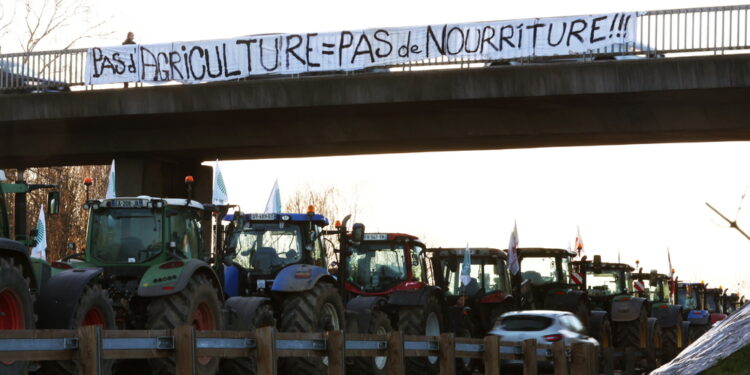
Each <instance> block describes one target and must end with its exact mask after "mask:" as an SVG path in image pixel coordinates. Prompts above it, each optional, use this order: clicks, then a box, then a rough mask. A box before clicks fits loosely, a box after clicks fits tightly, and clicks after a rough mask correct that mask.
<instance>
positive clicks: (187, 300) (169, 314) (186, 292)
mask: <svg viewBox="0 0 750 375" xmlns="http://www.w3.org/2000/svg"><path fill="white" fill-rule="evenodd" d="M147 315H148V317H147V320H146V328H147V329H174V328H177V327H180V326H184V325H194V326H196V329H199V330H200V329H202V330H220V329H222V328H223V324H222V315H221V302H219V297H218V293H217V291H216V288H214V285H213V283H212V282H211V280H210V279H209V278H208V277H206V276H205V275H201V274H195V275H193V277H192V278H191V279H190V281H189V282H188V284H187V286H185V289H183V290H181V291H180V292H178V293H175V294H171V295H168V296H164V297H157V298H154V299H153V300H152V301H151V303H149V304H148V314H147ZM149 363H150V366H151V369H150V370H151V374H159V375H167V374H175V373H176V370H175V360H174V358H172V357H169V358H159V359H151V360H149ZM218 369H219V358H216V357H206V358H198V360H197V361H196V367H195V370H196V374H202V375H211V374H215V373H216V372H217V370H218Z"/></svg>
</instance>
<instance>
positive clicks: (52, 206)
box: [47, 191, 60, 215]
mask: <svg viewBox="0 0 750 375" xmlns="http://www.w3.org/2000/svg"><path fill="white" fill-rule="evenodd" d="M47 209H49V214H50V215H57V214H59V213H60V192H59V191H51V192H49V193H47Z"/></svg>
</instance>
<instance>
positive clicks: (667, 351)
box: [633, 269, 690, 363]
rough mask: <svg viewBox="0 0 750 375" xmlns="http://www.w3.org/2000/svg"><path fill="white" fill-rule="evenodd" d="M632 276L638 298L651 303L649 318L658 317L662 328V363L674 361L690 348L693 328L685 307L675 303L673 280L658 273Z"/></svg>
mask: <svg viewBox="0 0 750 375" xmlns="http://www.w3.org/2000/svg"><path fill="white" fill-rule="evenodd" d="M633 276H634V278H635V281H634V284H633V286H634V288H633V289H634V292H635V295H636V296H638V297H642V298H646V299H647V300H648V302H649V304H650V306H651V309H650V311H649V314H650V315H649V316H650V317H654V318H656V319H657V322H658V323H659V326H660V327H661V334H662V342H661V348H662V353H663V355H662V358H663V361H664V362H665V363H666V362H667V361H671V360H672V358H674V357H675V356H676V355H677V354H678V353H679V352H680V351H681V350H682V349H683V348H685V347H686V346H687V345H688V340H689V338H688V335H689V327H690V322H688V321H684V320H683V318H682V317H683V313H682V306H680V305H676V304H674V303H672V302H673V301H674V299H673V298H672V296H673V293H672V288H671V287H670V285H671V281H672V278H671V277H670V276H668V275H665V274H660V273H658V272H656V270H652V271H651V272H650V273H648V274H644V273H643V272H642V269H639V270H638V273H637V274H634V275H633Z"/></svg>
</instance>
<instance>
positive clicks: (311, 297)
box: [279, 282, 344, 375]
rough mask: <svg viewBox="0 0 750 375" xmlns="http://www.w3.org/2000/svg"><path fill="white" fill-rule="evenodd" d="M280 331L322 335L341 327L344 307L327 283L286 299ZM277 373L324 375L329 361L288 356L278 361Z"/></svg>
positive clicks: (325, 358) (342, 325)
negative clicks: (319, 333) (320, 333)
mask: <svg viewBox="0 0 750 375" xmlns="http://www.w3.org/2000/svg"><path fill="white" fill-rule="evenodd" d="M279 328H280V330H281V332H325V331H332V330H333V331H338V330H342V329H343V328H344V304H343V303H342V302H341V296H339V293H338V290H336V288H335V287H334V286H333V285H332V284H330V283H327V282H319V283H318V284H317V285H315V287H313V288H312V289H310V290H308V291H305V292H301V293H295V294H292V295H290V296H289V297H286V298H285V299H284V302H283V303H282V306H281V324H280V327H279ZM279 367H280V370H279V373H280V374H289V375H291V374H294V375H298V374H299V375H304V374H311V375H312V374H325V373H326V372H327V371H328V358H327V357H324V358H323V360H321V359H320V358H307V357H290V358H281V359H280V360H279Z"/></svg>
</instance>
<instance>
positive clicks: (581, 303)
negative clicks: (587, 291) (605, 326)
mask: <svg viewBox="0 0 750 375" xmlns="http://www.w3.org/2000/svg"><path fill="white" fill-rule="evenodd" d="M571 312H572V313H573V314H576V317H578V320H580V321H581V324H583V326H584V327H588V326H589V314H591V310H590V309H589V306H588V304H587V303H586V300H585V299H583V298H581V299H580V300H578V304H576V308H575V310H574V311H571Z"/></svg>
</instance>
